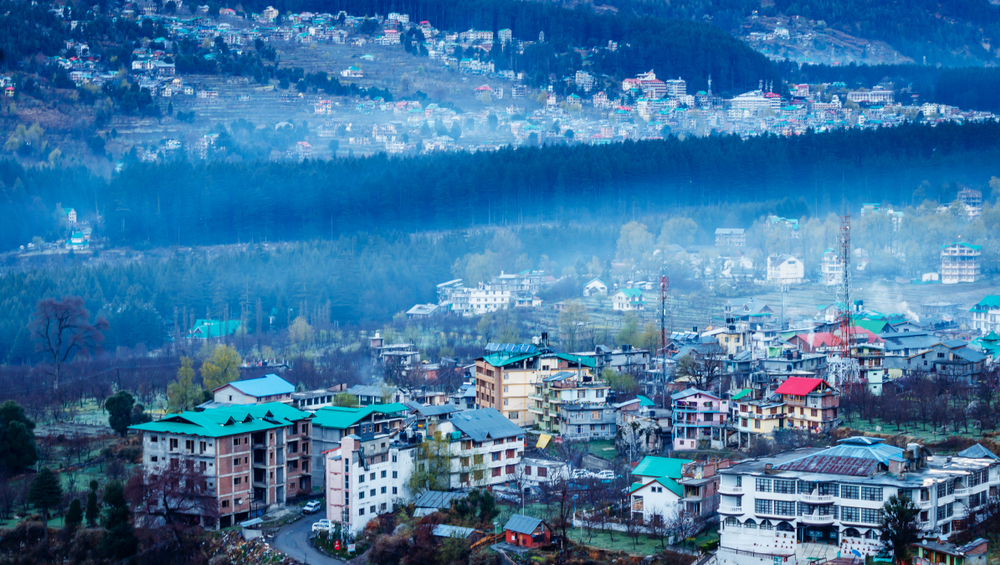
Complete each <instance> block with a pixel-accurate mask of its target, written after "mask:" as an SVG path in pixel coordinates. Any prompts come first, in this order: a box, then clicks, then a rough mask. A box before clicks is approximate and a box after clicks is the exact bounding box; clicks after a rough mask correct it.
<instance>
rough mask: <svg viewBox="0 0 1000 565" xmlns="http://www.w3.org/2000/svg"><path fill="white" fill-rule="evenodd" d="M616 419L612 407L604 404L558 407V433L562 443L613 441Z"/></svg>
mask: <svg viewBox="0 0 1000 565" xmlns="http://www.w3.org/2000/svg"><path fill="white" fill-rule="evenodd" d="M617 419H618V415H617V414H615V408H614V406H612V405H611V404H608V403H606V402H572V403H567V404H563V405H561V406H559V428H558V432H559V435H560V436H562V439H563V441H589V440H594V439H614V437H615V433H616V432H617V431H618V428H617V426H616V423H617ZM553 431H554V430H553Z"/></svg>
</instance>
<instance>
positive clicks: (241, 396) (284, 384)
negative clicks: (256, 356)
mask: <svg viewBox="0 0 1000 565" xmlns="http://www.w3.org/2000/svg"><path fill="white" fill-rule="evenodd" d="M293 392H295V385H293V384H292V383H290V382H288V381H286V380H285V379H283V378H281V377H279V376H278V375H264V376H263V377H259V378H256V379H247V380H245V381H233V382H231V383H228V384H224V385H222V386H220V387H219V388H216V389H214V390H213V391H212V394H213V395H214V396H215V402H216V403H218V404H220V405H231V404H260V403H262V402H285V401H287V400H289V399H290V398H291V395H292V393H293Z"/></svg>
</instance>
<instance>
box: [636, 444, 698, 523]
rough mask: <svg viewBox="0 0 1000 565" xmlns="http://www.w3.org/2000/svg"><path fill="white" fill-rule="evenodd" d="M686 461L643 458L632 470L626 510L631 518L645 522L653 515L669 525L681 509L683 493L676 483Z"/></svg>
mask: <svg viewBox="0 0 1000 565" xmlns="http://www.w3.org/2000/svg"><path fill="white" fill-rule="evenodd" d="M687 463H692V461H691V460H690V459H674V458H672V457H656V456H653V455H647V456H646V457H643V459H642V461H640V462H639V464H638V465H636V466H635V469H633V470H632V486H631V487H630V488H629V507H630V509H631V511H632V515H633V516H634V517H636V518H640V519H641V520H642V521H644V522H648V521H650V520H651V519H652V517H653V516H654V515H656V514H659V515H660V516H661V517H662V518H663V519H664V520H665V521H667V522H669V521H670V520H672V519H673V518H675V517H676V516H677V514H678V512H680V510H682V509H683V508H684V504H683V502H681V501H682V499H683V498H684V489H683V488H682V487H681V485H680V483H678V481H679V480H680V479H681V476H682V472H681V469H682V468H683V466H684V465H685V464H687Z"/></svg>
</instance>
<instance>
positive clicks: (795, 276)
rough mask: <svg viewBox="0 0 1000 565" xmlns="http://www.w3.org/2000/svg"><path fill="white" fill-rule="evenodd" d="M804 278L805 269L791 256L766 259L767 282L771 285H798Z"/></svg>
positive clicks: (773, 256)
mask: <svg viewBox="0 0 1000 565" xmlns="http://www.w3.org/2000/svg"><path fill="white" fill-rule="evenodd" d="M805 277H806V268H805V265H803V264H802V261H799V260H798V259H796V258H795V257H792V256H791V255H772V256H770V257H768V258H767V282H769V283H771V284H799V283H801V282H802V281H803V280H804V279H805Z"/></svg>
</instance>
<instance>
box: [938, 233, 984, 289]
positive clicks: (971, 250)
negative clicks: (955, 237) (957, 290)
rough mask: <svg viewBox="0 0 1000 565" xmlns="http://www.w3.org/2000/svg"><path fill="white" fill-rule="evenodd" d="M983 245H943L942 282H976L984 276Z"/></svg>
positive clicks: (961, 243)
mask: <svg viewBox="0 0 1000 565" xmlns="http://www.w3.org/2000/svg"><path fill="white" fill-rule="evenodd" d="M982 253H983V246H982V245H972V244H969V243H964V242H960V243H952V244H950V245H942V246H941V283H942V284H955V283H960V282H976V281H977V280H979V279H981V278H982V266H981V265H980V255H982Z"/></svg>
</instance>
